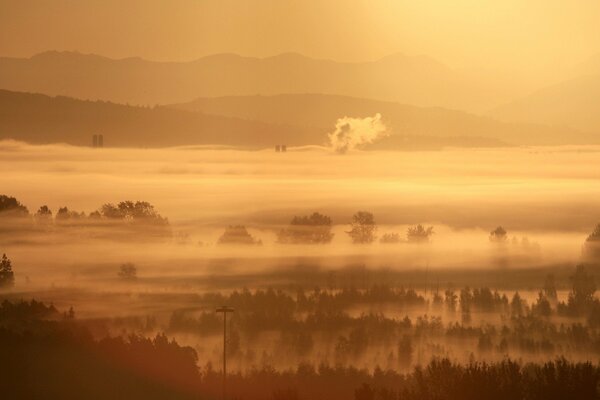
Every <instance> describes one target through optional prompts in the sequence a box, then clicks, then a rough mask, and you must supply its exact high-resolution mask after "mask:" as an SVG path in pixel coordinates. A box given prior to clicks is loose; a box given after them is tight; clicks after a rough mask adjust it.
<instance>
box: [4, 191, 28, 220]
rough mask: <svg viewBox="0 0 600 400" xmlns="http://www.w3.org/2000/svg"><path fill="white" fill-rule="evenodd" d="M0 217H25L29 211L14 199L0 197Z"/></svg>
mask: <svg viewBox="0 0 600 400" xmlns="http://www.w3.org/2000/svg"><path fill="white" fill-rule="evenodd" d="M0 216H3V217H27V216H29V210H28V209H27V207H25V206H24V205H23V204H21V203H20V202H19V201H18V200H17V199H16V198H14V197H9V196H6V195H3V194H2V195H0Z"/></svg>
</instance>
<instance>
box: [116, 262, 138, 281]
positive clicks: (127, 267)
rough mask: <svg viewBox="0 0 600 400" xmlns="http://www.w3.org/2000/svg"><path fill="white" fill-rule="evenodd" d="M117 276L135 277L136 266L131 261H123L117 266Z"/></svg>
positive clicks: (130, 278) (128, 278)
mask: <svg viewBox="0 0 600 400" xmlns="http://www.w3.org/2000/svg"><path fill="white" fill-rule="evenodd" d="M119 277H121V278H123V279H127V280H134V279H137V268H136V266H135V264H133V263H125V264H122V265H121V267H119Z"/></svg>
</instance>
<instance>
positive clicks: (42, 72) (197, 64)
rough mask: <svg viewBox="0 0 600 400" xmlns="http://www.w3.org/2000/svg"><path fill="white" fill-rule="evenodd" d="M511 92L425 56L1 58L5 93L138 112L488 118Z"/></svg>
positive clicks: (60, 54)
mask: <svg viewBox="0 0 600 400" xmlns="http://www.w3.org/2000/svg"><path fill="white" fill-rule="evenodd" d="M509 86H511V84H510V81H507V80H501V79H491V78H489V77H486V78H485V79H484V78H481V77H480V76H477V74H476V73H474V72H473V71H470V72H466V71H458V70H453V69H450V68H448V67H447V66H445V65H443V64H441V63H439V62H437V61H435V60H433V59H431V58H428V57H425V56H415V57H411V56H406V55H403V54H395V55H392V56H389V57H385V58H382V59H380V60H378V61H374V62H362V63H342V62H335V61H330V60H319V59H313V58H309V57H305V56H302V55H299V54H295V53H286V54H281V55H278V56H274V57H267V58H252V57H242V56H238V55H235V54H217V55H212V56H207V57H203V58H200V59H198V60H195V61H190V62H153V61H146V60H143V59H141V58H125V59H119V60H115V59H110V58H106V57H101V56H98V55H86V54H80V53H76V52H56V51H49V52H45V53H41V54H38V55H35V56H33V57H31V58H7V57H4V58H0V88H2V89H7V90H13V91H21V92H35V93H44V94H48V95H53V96H54V95H62V96H71V97H76V98H81V99H90V100H107V101H114V102H118V103H131V104H136V105H155V104H168V103H180V102H186V101H190V100H192V99H194V98H197V97H217V96H230V95H255V94H263V95H274V94H280V93H329V94H338V95H347V96H356V97H365V98H374V99H381V100H388V101H398V102H401V103H405V104H413V105H417V106H426V107H429V106H442V107H446V108H454V109H464V110H471V111H484V110H488V109H490V108H492V107H494V106H496V105H498V104H502V103H504V102H507V101H509V100H511V99H513V98H514V97H515V90H514V87H509ZM513 86H519V85H513ZM519 94H521V93H520V92H519Z"/></svg>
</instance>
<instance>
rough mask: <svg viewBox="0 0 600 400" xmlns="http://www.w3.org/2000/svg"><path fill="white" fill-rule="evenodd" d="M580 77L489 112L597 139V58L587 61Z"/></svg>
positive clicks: (599, 76)
mask: <svg viewBox="0 0 600 400" xmlns="http://www.w3.org/2000/svg"><path fill="white" fill-rule="evenodd" d="M594 62H596V63H597V64H598V65H597V66H596V67H595V68H596V69H595V70H596V73H595V74H588V75H584V76H580V77H578V78H575V79H571V80H567V81H564V82H561V83H558V84H556V85H552V86H549V87H546V88H544V89H541V90H539V91H537V92H535V93H532V94H531V95H529V96H525V97H523V98H520V99H517V100H515V101H513V102H510V103H508V104H505V105H503V106H500V107H497V108H495V109H493V110H492V111H491V112H490V115H492V116H493V117H495V118H499V119H502V120H505V121H515V122H533V123H541V122H543V123H546V124H552V125H557V126H568V127H572V128H575V129H579V130H581V131H585V132H589V133H593V134H597V136H598V137H600V111H599V107H598V105H599V104H600V58H596V59H591V60H590V61H589V63H587V64H585V66H582V71H585V72H588V73H589V72H591V71H593V70H594V65H595V64H594Z"/></svg>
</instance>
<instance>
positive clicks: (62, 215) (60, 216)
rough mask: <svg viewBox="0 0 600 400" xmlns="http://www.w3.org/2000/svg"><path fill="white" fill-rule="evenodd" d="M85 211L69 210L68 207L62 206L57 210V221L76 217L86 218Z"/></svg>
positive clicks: (65, 220)
mask: <svg viewBox="0 0 600 400" xmlns="http://www.w3.org/2000/svg"><path fill="white" fill-rule="evenodd" d="M84 217H85V213H83V212H81V213H78V212H77V211H72V210H69V208H68V207H66V206H65V207H61V208H59V209H58V211H57V212H56V222H67V221H70V220H74V219H80V218H84Z"/></svg>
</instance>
